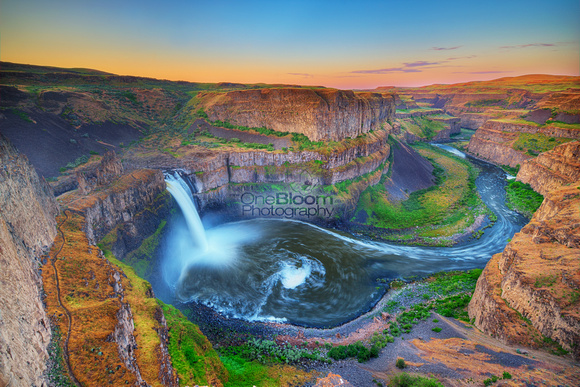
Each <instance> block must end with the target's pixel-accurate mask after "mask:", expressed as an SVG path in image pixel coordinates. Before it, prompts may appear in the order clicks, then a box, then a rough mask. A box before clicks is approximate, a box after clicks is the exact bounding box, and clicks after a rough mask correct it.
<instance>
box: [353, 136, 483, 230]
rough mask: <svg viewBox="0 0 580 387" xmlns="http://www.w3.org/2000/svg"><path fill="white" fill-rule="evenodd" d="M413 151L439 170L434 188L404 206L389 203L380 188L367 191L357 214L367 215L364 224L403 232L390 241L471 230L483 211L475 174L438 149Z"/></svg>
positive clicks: (421, 146) (421, 147)
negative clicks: (412, 228)
mask: <svg viewBox="0 0 580 387" xmlns="http://www.w3.org/2000/svg"><path fill="white" fill-rule="evenodd" d="M415 147H416V149H417V150H418V151H419V152H420V153H421V155H422V156H424V157H427V158H429V159H431V160H432V162H434V164H435V165H437V166H438V168H436V173H437V178H438V183H437V185H436V186H434V187H431V188H428V189H424V190H420V191H416V192H414V193H412V194H411V195H410V197H409V199H407V200H405V201H403V202H392V201H391V200H390V198H389V197H388V194H387V192H386V190H385V188H384V185H383V184H380V185H375V186H373V187H369V188H367V189H366V190H365V191H364V192H363V194H362V195H361V199H360V201H359V205H358V208H357V212H358V210H364V211H366V213H367V215H368V220H367V223H366V224H368V225H372V226H375V227H378V228H385V229H391V230H400V229H408V228H411V227H419V228H418V229H416V230H415V229H414V230H402V231H401V232H396V233H395V234H394V235H392V236H390V237H389V238H392V239H402V240H405V239H411V238H414V237H422V238H433V237H449V236H451V235H453V234H456V233H459V232H461V231H463V230H464V229H465V228H466V227H468V226H470V225H471V224H472V223H473V221H474V219H475V216H477V215H479V214H483V213H485V211H486V210H485V207H484V205H483V203H482V202H481V200H480V199H479V196H478V195H477V193H476V191H475V185H474V180H475V177H476V171H475V169H473V167H471V166H470V165H469V163H468V162H466V161H465V160H461V159H459V158H455V157H453V156H450V155H449V154H448V153H446V152H444V151H441V150H439V149H437V148H434V147H431V146H428V145H424V144H417V145H415Z"/></svg>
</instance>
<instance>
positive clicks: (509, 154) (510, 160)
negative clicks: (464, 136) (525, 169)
mask: <svg viewBox="0 0 580 387" xmlns="http://www.w3.org/2000/svg"><path fill="white" fill-rule="evenodd" d="M520 133H528V134H540V135H544V136H546V137H565V138H573V139H579V138H580V130H578V129H574V128H563V127H558V126H553V125H546V126H539V125H535V124H533V123H530V124H526V123H520V122H513V121H501V120H489V121H487V122H486V123H485V124H484V125H483V126H482V127H481V128H479V129H477V131H476V132H475V134H474V135H473V136H472V137H471V140H470V141H469V148H468V150H469V153H471V154H473V155H476V156H478V157H481V158H483V159H485V160H489V161H491V162H493V163H496V164H500V165H509V166H511V167H516V166H517V165H518V164H519V165H520V166H521V165H523V164H524V162H525V161H526V160H528V159H531V158H532V157H533V156H531V155H529V154H526V153H524V152H522V151H518V150H515V149H513V148H512V143H513V142H514V141H515V140H516V139H517V138H518V135H519V134H520Z"/></svg>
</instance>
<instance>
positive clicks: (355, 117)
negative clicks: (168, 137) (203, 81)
mask: <svg viewBox="0 0 580 387" xmlns="http://www.w3.org/2000/svg"><path fill="white" fill-rule="evenodd" d="M198 98H200V99H201V100H202V103H201V105H200V106H201V107H202V108H203V109H204V110H205V112H206V114H207V115H208V118H209V119H210V120H212V121H216V120H219V121H227V122H230V123H232V124H235V125H240V126H246V127H253V128H259V127H267V128H269V129H273V130H277V131H280V132H291V133H301V134H304V135H305V136H307V137H308V138H309V139H310V140H312V141H340V140H343V139H345V138H349V137H350V138H354V137H357V136H358V135H360V134H362V133H367V132H369V131H371V130H375V129H378V128H380V127H381V124H383V123H385V122H386V121H387V120H389V119H390V118H391V117H393V114H394V113H395V100H394V97H393V96H392V95H390V94H379V93H355V92H353V91H350V90H335V89H297V88H282V89H261V90H241V91H231V92H229V93H220V94H218V93H211V94H210V93H200V95H199V96H198Z"/></svg>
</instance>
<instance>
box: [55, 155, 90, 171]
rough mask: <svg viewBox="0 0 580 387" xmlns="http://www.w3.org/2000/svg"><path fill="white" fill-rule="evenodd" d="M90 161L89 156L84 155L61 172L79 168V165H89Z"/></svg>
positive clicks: (61, 169)
mask: <svg viewBox="0 0 580 387" xmlns="http://www.w3.org/2000/svg"><path fill="white" fill-rule="evenodd" d="M88 161H89V156H87V155H82V156H80V157H78V158H77V159H76V160H75V161H71V162H70V163H68V164H67V165H65V166H64V167H61V168H59V171H60V172H65V171H67V170H69V169H74V168H76V167H78V166H79V165H83V164H85V163H87V162H88Z"/></svg>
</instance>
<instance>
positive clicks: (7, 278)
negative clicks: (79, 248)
mask: <svg viewBox="0 0 580 387" xmlns="http://www.w3.org/2000/svg"><path fill="white" fill-rule="evenodd" d="M57 211H58V206H57V204H56V201H55V200H54V197H53V195H52V190H51V189H50V187H49V186H48V184H47V183H46V182H45V181H44V179H42V180H41V179H39V177H38V175H37V174H36V172H35V171H34V168H33V167H32V166H31V165H30V164H29V163H28V160H27V159H26V157H25V156H22V155H21V154H19V153H18V152H17V151H16V150H15V149H14V148H13V147H12V145H10V144H9V143H8V141H7V140H6V139H5V138H4V136H2V135H1V134H0V385H6V384H11V385H22V386H31V385H40V384H41V383H42V378H41V375H42V373H43V371H44V369H45V363H46V360H47V358H48V354H47V350H46V347H47V346H48V343H49V341H50V323H49V320H48V318H47V315H46V313H45V310H44V307H43V305H42V299H41V280H40V278H39V275H38V259H39V256H40V254H42V252H43V251H44V250H45V249H46V248H47V247H48V246H50V245H51V244H52V241H53V238H54V236H55V235H56V221H55V216H56V214H57Z"/></svg>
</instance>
